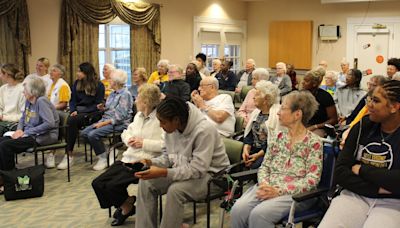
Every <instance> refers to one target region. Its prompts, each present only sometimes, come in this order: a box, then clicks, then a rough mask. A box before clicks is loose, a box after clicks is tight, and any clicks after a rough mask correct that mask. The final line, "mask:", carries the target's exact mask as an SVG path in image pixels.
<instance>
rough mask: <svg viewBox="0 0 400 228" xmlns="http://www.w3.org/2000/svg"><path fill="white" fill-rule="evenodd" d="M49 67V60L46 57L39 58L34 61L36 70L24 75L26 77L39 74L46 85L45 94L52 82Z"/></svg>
mask: <svg viewBox="0 0 400 228" xmlns="http://www.w3.org/2000/svg"><path fill="white" fill-rule="evenodd" d="M49 67H50V61H49V59H48V58H46V57H42V58H39V59H38V60H37V62H36V72H35V73H32V74H29V75H28V76H26V78H29V77H32V76H39V77H40V78H41V79H42V80H43V82H44V84H45V86H46V95H47V94H48V93H49V90H50V87H51V84H53V81H52V80H51V78H50V74H49ZM24 82H25V81H24Z"/></svg>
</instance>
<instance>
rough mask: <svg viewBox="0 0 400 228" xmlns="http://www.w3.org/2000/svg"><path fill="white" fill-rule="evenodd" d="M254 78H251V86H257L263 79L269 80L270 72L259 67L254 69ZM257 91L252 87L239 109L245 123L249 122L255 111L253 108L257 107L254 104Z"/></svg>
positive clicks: (238, 112)
mask: <svg viewBox="0 0 400 228" xmlns="http://www.w3.org/2000/svg"><path fill="white" fill-rule="evenodd" d="M252 75H253V78H252V80H251V86H253V87H254V86H255V85H256V84H257V82H259V81H261V80H265V81H268V79H269V72H268V70H267V69H265V68H257V69H255V70H254V71H253V73H252ZM255 93H256V90H255V89H254V88H253V89H251V90H250V91H249V92H248V93H247V95H246V98H245V99H244V101H243V103H242V105H241V106H240V108H239V110H238V111H237V113H236V114H237V115H238V116H241V117H243V118H244V123H245V124H247V122H248V121H249V118H250V114H251V113H252V112H253V110H254V109H255V108H256V106H255V105H254V95H255Z"/></svg>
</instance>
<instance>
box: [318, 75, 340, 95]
mask: <svg viewBox="0 0 400 228" xmlns="http://www.w3.org/2000/svg"><path fill="white" fill-rule="evenodd" d="M324 79H325V85H321V86H320V88H321V89H323V90H325V91H326V92H328V93H329V94H330V95H332V96H333V95H335V92H336V82H337V79H338V76H337V73H336V72H335V71H332V70H329V71H327V72H326V74H325V77H324Z"/></svg>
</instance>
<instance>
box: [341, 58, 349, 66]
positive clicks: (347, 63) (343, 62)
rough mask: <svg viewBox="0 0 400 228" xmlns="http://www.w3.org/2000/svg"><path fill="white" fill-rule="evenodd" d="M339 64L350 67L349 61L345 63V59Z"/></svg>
mask: <svg viewBox="0 0 400 228" xmlns="http://www.w3.org/2000/svg"><path fill="white" fill-rule="evenodd" d="M340 64H343V65H350V63H349V61H347V60H346V59H345V58H343V59H342V61H340Z"/></svg>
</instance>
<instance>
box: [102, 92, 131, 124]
mask: <svg viewBox="0 0 400 228" xmlns="http://www.w3.org/2000/svg"><path fill="white" fill-rule="evenodd" d="M132 105H133V98H132V95H131V94H130V93H129V92H128V90H127V89H126V88H122V89H120V90H118V91H113V92H112V93H111V94H110V96H109V97H108V98H107V101H106V106H105V112H104V114H103V118H102V119H101V120H100V121H105V120H111V123H112V124H113V125H126V126H128V124H129V123H130V122H131V119H132Z"/></svg>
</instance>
